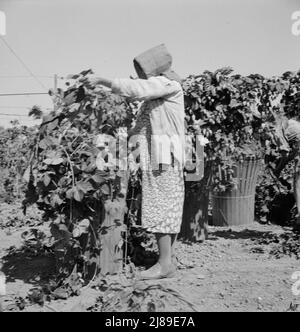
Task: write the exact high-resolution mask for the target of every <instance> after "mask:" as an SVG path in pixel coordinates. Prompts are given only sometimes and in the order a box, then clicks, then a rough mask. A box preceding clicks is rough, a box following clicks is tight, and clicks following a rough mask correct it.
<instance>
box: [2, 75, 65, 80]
mask: <svg viewBox="0 0 300 332" xmlns="http://www.w3.org/2000/svg"><path fill="white" fill-rule="evenodd" d="M35 77H40V78H51V79H53V76H42V75H36V76H35ZM0 78H32V76H28V75H27V76H25V75H24V76H22V75H0ZM58 78H60V79H62V78H61V77H58Z"/></svg>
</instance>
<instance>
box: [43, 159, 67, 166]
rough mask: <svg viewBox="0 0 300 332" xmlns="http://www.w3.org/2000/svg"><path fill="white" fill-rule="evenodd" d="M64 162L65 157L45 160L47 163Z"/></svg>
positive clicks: (56, 163)
mask: <svg viewBox="0 0 300 332" xmlns="http://www.w3.org/2000/svg"><path fill="white" fill-rule="evenodd" d="M63 162H64V159H63V158H60V157H59V158H47V159H45V160H44V163H45V164H47V165H59V164H62V163H63Z"/></svg>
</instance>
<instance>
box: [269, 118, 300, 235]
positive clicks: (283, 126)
mask: <svg viewBox="0 0 300 332" xmlns="http://www.w3.org/2000/svg"><path fill="white" fill-rule="evenodd" d="M275 129H276V137H277V144H278V145H279V146H280V150H281V154H282V156H281V160H280V161H279V163H278V166H277V168H276V170H275V175H276V176H277V177H279V176H280V173H281V171H282V170H283V169H284V168H285V166H286V165H287V164H288V163H289V162H290V161H292V160H294V162H295V167H294V197H295V200H296V205H297V211H298V216H297V221H296V225H294V226H295V228H297V229H300V167H299V166H300V122H299V121H298V120H296V119H288V118H286V117H284V116H281V117H280V116H278V118H277V120H276V127H275Z"/></svg>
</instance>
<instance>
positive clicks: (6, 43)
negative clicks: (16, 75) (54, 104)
mask: <svg viewBox="0 0 300 332" xmlns="http://www.w3.org/2000/svg"><path fill="white" fill-rule="evenodd" d="M0 38H1V40H2V42H3V43H4V44H5V45H6V47H7V48H8V49H9V50H10V52H11V53H12V54H13V55H14V56H15V57H16V58H17V59H18V61H19V62H20V63H21V64H22V66H23V67H24V68H25V69H26V70H27V71H28V73H29V74H30V76H32V77H33V78H34V79H35V80H36V81H37V82H38V83H39V85H40V86H41V87H43V88H44V89H45V90H47V88H46V87H45V86H44V84H43V83H42V82H41V81H40V80H39V79H38V78H37V77H36V76H35V75H34V73H33V72H32V71H31V70H30V69H29V67H28V66H27V65H26V64H25V62H24V61H23V60H22V59H21V58H20V57H19V56H18V55H17V53H16V52H15V51H14V50H13V48H12V47H11V46H10V45H9V44H8V42H7V41H6V40H5V39H4V38H3V37H2V36H0Z"/></svg>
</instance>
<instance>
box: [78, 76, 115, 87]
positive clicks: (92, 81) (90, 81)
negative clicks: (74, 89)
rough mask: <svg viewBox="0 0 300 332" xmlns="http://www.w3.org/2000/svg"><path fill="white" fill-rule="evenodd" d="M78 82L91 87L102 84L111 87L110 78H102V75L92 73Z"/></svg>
mask: <svg viewBox="0 0 300 332" xmlns="http://www.w3.org/2000/svg"><path fill="white" fill-rule="evenodd" d="M80 82H82V83H84V84H87V85H90V86H92V87H95V86H97V85H103V86H106V87H107V88H111V86H112V80H110V79H107V78H103V77H97V76H92V75H91V76H89V77H86V78H83V79H81V80H80Z"/></svg>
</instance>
